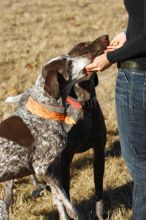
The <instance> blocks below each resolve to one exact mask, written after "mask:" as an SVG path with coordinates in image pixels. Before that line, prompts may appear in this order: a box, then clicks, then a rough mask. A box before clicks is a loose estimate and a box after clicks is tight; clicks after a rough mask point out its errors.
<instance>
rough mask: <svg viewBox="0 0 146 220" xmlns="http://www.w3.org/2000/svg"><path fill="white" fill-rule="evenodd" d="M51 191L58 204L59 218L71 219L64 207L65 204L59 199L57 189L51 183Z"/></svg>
mask: <svg viewBox="0 0 146 220" xmlns="http://www.w3.org/2000/svg"><path fill="white" fill-rule="evenodd" d="M50 188H51V192H52V195H53V203H54V205H56V206H57V209H58V212H59V220H69V218H68V216H67V213H66V210H65V208H64V205H63V204H62V201H60V200H59V198H58V196H57V194H56V190H55V188H54V187H53V186H51V185H50Z"/></svg>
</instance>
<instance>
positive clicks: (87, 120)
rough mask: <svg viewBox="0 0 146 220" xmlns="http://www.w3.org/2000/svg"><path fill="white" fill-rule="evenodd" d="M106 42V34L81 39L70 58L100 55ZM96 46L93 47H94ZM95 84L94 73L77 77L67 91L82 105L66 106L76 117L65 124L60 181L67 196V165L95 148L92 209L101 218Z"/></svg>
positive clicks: (100, 125) (102, 130) (100, 135)
mask: <svg viewBox="0 0 146 220" xmlns="http://www.w3.org/2000/svg"><path fill="white" fill-rule="evenodd" d="M108 44H109V38H108V36H107V35H105V36H102V37H100V38H97V39H96V40H95V41H93V42H84V43H80V44H78V45H76V46H75V47H74V48H73V49H72V50H71V51H70V52H69V55H70V56H72V57H76V56H80V55H84V54H87V53H89V52H91V51H92V53H94V54H95V55H94V56H98V55H100V54H102V53H103V52H104V50H105V48H106V47H107V45H108ZM95 48H96V49H95ZM97 85H98V77H97V74H96V73H94V74H92V75H91V76H87V77H85V78H84V79H81V80H79V81H78V82H77V83H76V84H75V85H74V87H73V88H72V91H71V93H70V96H71V97H72V98H73V101H74V102H78V103H80V105H81V108H80V109H79V108H77V107H75V106H72V105H69V108H68V110H67V114H68V115H71V117H72V118H74V119H75V121H76V124H75V125H74V126H69V125H66V130H67V131H68V139H67V147H66V148H65V150H64V152H63V155H62V157H61V167H62V169H61V170H62V175H61V176H62V182H63V183H62V184H63V186H64V189H66V193H67V195H68V196H70V195H69V188H70V165H71V162H72V159H73V157H74V155H75V154H76V153H81V152H85V151H87V150H88V149H90V148H93V150H94V162H93V169H94V183H95V212H96V216H97V217H98V218H99V219H102V218H103V217H104V207H103V175H104V148H105V145H106V127H105V122H104V118H103V114H102V111H101V108H100V106H99V103H98V101H97V98H96V92H95V87H96V86H97Z"/></svg>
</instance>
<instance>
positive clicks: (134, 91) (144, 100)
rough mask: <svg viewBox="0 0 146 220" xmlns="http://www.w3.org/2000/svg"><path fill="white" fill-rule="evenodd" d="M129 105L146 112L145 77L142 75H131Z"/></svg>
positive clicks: (134, 73)
mask: <svg viewBox="0 0 146 220" xmlns="http://www.w3.org/2000/svg"><path fill="white" fill-rule="evenodd" d="M130 93H131V94H130V95H131V101H132V102H131V104H132V105H133V106H134V107H136V108H139V109H141V110H146V75H145V74H144V73H136V72H133V73H132V82H131V92H130Z"/></svg>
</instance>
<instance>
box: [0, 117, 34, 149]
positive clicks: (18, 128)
mask: <svg viewBox="0 0 146 220" xmlns="http://www.w3.org/2000/svg"><path fill="white" fill-rule="evenodd" d="M0 137H3V138H6V139H8V140H11V141H14V142H16V143H18V144H19V145H23V146H27V147H31V146H32V144H33V142H34V137H33V136H32V134H31V132H30V130H29V128H28V127H27V125H26V124H25V123H24V122H23V120H22V119H21V118H19V117H18V116H11V117H9V118H7V119H6V120H4V121H3V122H2V123H1V124H0Z"/></svg>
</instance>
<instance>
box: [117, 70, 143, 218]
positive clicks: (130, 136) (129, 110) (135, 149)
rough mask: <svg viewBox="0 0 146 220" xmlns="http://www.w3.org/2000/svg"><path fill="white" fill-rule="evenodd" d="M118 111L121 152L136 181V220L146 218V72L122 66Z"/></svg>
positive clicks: (134, 195) (118, 81)
mask: <svg viewBox="0 0 146 220" xmlns="http://www.w3.org/2000/svg"><path fill="white" fill-rule="evenodd" d="M116 110H117V122H118V128H119V135H120V143H121V152H122V155H123V157H124V159H125V161H126V164H127V166H128V168H129V170H130V173H131V176H132V178H133V181H134V187H133V200H132V213H133V214H132V218H131V219H132V220H146V72H144V71H141V72H140V71H139V72H138V71H132V70H127V69H120V70H119V74H118V77H117V82H116Z"/></svg>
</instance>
